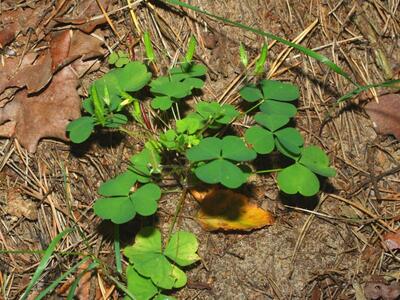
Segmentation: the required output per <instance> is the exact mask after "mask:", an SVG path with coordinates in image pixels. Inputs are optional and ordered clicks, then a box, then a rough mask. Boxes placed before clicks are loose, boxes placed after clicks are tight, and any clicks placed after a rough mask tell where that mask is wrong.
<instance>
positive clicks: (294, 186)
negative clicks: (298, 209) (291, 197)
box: [277, 163, 320, 197]
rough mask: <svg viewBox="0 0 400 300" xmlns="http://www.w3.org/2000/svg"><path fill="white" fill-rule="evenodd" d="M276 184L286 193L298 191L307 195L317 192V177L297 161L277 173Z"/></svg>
mask: <svg viewBox="0 0 400 300" xmlns="http://www.w3.org/2000/svg"><path fill="white" fill-rule="evenodd" d="M277 181H278V186H279V188H280V189H281V190H282V191H283V192H285V193H286V194H296V193H300V194H301V195H303V196H306V197H309V196H313V195H315V194H317V193H318V191H319V187H320V185H319V180H318V177H317V176H316V175H315V174H314V173H313V172H311V171H310V170H309V169H308V168H306V167H304V166H302V165H301V164H299V163H295V164H293V165H291V166H289V167H287V168H285V169H283V170H282V171H280V172H279V174H278V178H277Z"/></svg>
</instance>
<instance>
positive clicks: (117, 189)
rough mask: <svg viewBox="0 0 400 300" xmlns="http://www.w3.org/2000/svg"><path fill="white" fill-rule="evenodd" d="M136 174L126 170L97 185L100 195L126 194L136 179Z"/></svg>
mask: <svg viewBox="0 0 400 300" xmlns="http://www.w3.org/2000/svg"><path fill="white" fill-rule="evenodd" d="M137 178H138V177H137V174H135V173H134V172H131V171H126V172H124V173H122V174H120V175H118V176H117V177H115V178H113V179H110V180H108V181H106V182H103V183H102V184H101V185H100V187H99V194H100V195H102V196H106V197H107V196H128V194H129V192H130V190H131V188H132V186H133V185H134V184H135V183H136V181H137Z"/></svg>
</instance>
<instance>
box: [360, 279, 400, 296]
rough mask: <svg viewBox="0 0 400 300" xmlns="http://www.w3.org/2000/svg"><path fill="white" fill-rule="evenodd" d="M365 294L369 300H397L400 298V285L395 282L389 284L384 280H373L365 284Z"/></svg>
mask: <svg viewBox="0 0 400 300" xmlns="http://www.w3.org/2000/svg"><path fill="white" fill-rule="evenodd" d="M364 293H365V296H366V297H367V299H368V300H377V299H382V300H396V299H398V297H399V296H400V284H399V283H398V282H395V281H393V282H392V283H390V284H388V283H385V282H384V281H382V280H373V281H369V282H367V283H366V284H365V286H364Z"/></svg>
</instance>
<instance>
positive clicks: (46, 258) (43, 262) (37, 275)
mask: <svg viewBox="0 0 400 300" xmlns="http://www.w3.org/2000/svg"><path fill="white" fill-rule="evenodd" d="M73 230H74V229H72V228H67V229H65V230H64V231H62V232H60V233H59V234H58V235H57V236H56V237H55V238H54V239H53V240H52V241H51V243H50V245H49V247H47V249H46V251H45V253H44V256H43V258H42V260H41V261H40V263H39V266H38V267H37V269H36V271H35V273H34V274H33V276H32V279H31V281H30V282H29V284H28V287H27V288H26V290H25V292H24V293H23V294H22V296H21V298H20V300H26V299H27V298H28V296H29V293H30V291H31V290H32V288H33V287H34V286H35V284H36V283H37V282H38V281H39V278H40V275H42V273H43V271H44V269H45V268H46V266H47V264H48V263H49V261H50V258H51V256H52V254H53V252H54V249H55V248H56V246H57V244H58V242H59V241H60V240H61V239H62V238H63V237H64V236H66V235H67V234H68V233H70V232H71V231H73Z"/></svg>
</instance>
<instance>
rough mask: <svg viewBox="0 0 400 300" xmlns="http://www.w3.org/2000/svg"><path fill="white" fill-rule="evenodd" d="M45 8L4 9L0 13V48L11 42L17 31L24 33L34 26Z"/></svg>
mask: <svg viewBox="0 0 400 300" xmlns="http://www.w3.org/2000/svg"><path fill="white" fill-rule="evenodd" d="M44 12H45V10H42V9H31V8H27V9H25V10H23V9H21V8H20V9H17V10H11V11H5V12H2V13H1V14H0V48H4V47H5V46H7V45H8V44H9V43H11V42H12V41H13V40H14V38H15V37H16V36H17V34H18V33H20V32H21V33H23V34H26V32H27V31H28V29H30V28H36V27H37V26H38V24H39V22H40V20H41V18H42V17H43V14H44Z"/></svg>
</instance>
